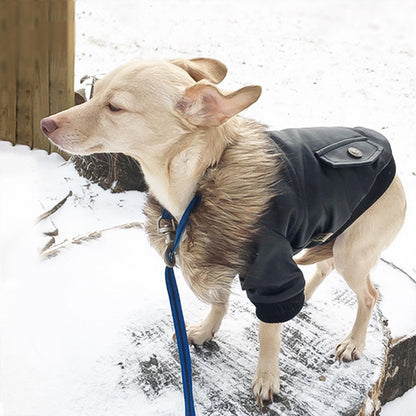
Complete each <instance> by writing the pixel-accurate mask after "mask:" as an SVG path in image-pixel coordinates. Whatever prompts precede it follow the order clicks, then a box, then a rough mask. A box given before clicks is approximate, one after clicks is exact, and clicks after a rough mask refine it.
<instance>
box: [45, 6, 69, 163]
mask: <svg viewBox="0 0 416 416" xmlns="http://www.w3.org/2000/svg"><path fill="white" fill-rule="evenodd" d="M74 15H75V4H74V0H49V18H50V21H49V23H50V25H49V40H50V42H49V87H50V92H49V114H55V113H57V112H59V111H62V110H64V109H66V108H68V107H72V106H73V105H74V101H75V98H74V59H75V25H74ZM51 151H53V152H58V153H61V154H62V152H61V151H59V150H58V148H57V147H56V146H55V145H51ZM63 156H65V154H63Z"/></svg>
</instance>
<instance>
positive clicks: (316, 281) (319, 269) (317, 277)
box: [305, 258, 334, 302]
mask: <svg viewBox="0 0 416 416" xmlns="http://www.w3.org/2000/svg"><path fill="white" fill-rule="evenodd" d="M332 270H334V259H333V258H330V259H328V260H323V261H320V262H319V263H317V264H316V271H315V274H314V275H313V276H312V278H311V279H309V280H308V281H307V282H306V286H305V302H307V301H308V300H309V299H310V298H311V296H312V295H313V293H314V292H315V290H316V288H317V287H318V286H319V285H320V284H321V283H322V282H323V281H324V279H325V277H327V276H328V275H329V273H331V272H332Z"/></svg>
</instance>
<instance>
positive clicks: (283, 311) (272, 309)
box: [255, 291, 305, 324]
mask: <svg viewBox="0 0 416 416" xmlns="http://www.w3.org/2000/svg"><path fill="white" fill-rule="evenodd" d="M304 303H305V295H304V294H303V291H302V292H300V293H299V294H298V295H296V296H294V297H293V298H290V299H288V300H285V301H283V302H279V303H256V304H255V306H256V315H257V318H259V319H260V321H262V322H266V323H268V324H274V323H278V322H286V321H289V320H290V319H292V318H294V317H295V316H296V315H297V314H298V313H299V312H300V310H301V309H302V307H303V304H304Z"/></svg>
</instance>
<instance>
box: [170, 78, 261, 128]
mask: <svg viewBox="0 0 416 416" xmlns="http://www.w3.org/2000/svg"><path fill="white" fill-rule="evenodd" d="M260 94H261V87H259V86H257V85H251V86H248V87H244V88H241V89H240V90H238V91H235V92H232V93H231V94H227V95H224V94H222V93H221V92H220V91H219V90H218V89H217V88H216V87H215V86H214V85H211V84H207V83H204V82H199V83H197V84H195V85H193V86H192V87H189V88H187V89H186V90H185V94H184V95H183V96H182V98H181V99H180V100H179V101H178V103H177V104H176V109H177V110H178V111H179V113H180V114H181V115H182V116H183V117H184V118H185V119H186V120H188V121H189V122H190V123H191V124H194V125H196V126H204V127H215V126H219V125H221V124H223V123H224V122H225V121H227V120H228V119H229V118H231V117H233V116H235V115H236V114H238V113H239V112H240V111H242V110H244V109H245V108H247V107H248V106H250V105H251V104H253V103H255V102H256V101H257V99H258V98H259V97H260Z"/></svg>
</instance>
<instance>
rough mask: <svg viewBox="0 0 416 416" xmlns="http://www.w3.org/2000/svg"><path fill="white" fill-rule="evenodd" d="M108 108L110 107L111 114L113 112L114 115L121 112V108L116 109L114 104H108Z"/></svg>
mask: <svg viewBox="0 0 416 416" xmlns="http://www.w3.org/2000/svg"><path fill="white" fill-rule="evenodd" d="M107 107H108V108H109V110H110V111H111V112H113V113H116V112H118V111H121V108H119V107H116V106H115V105H113V104H111V103H108V104H107Z"/></svg>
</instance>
